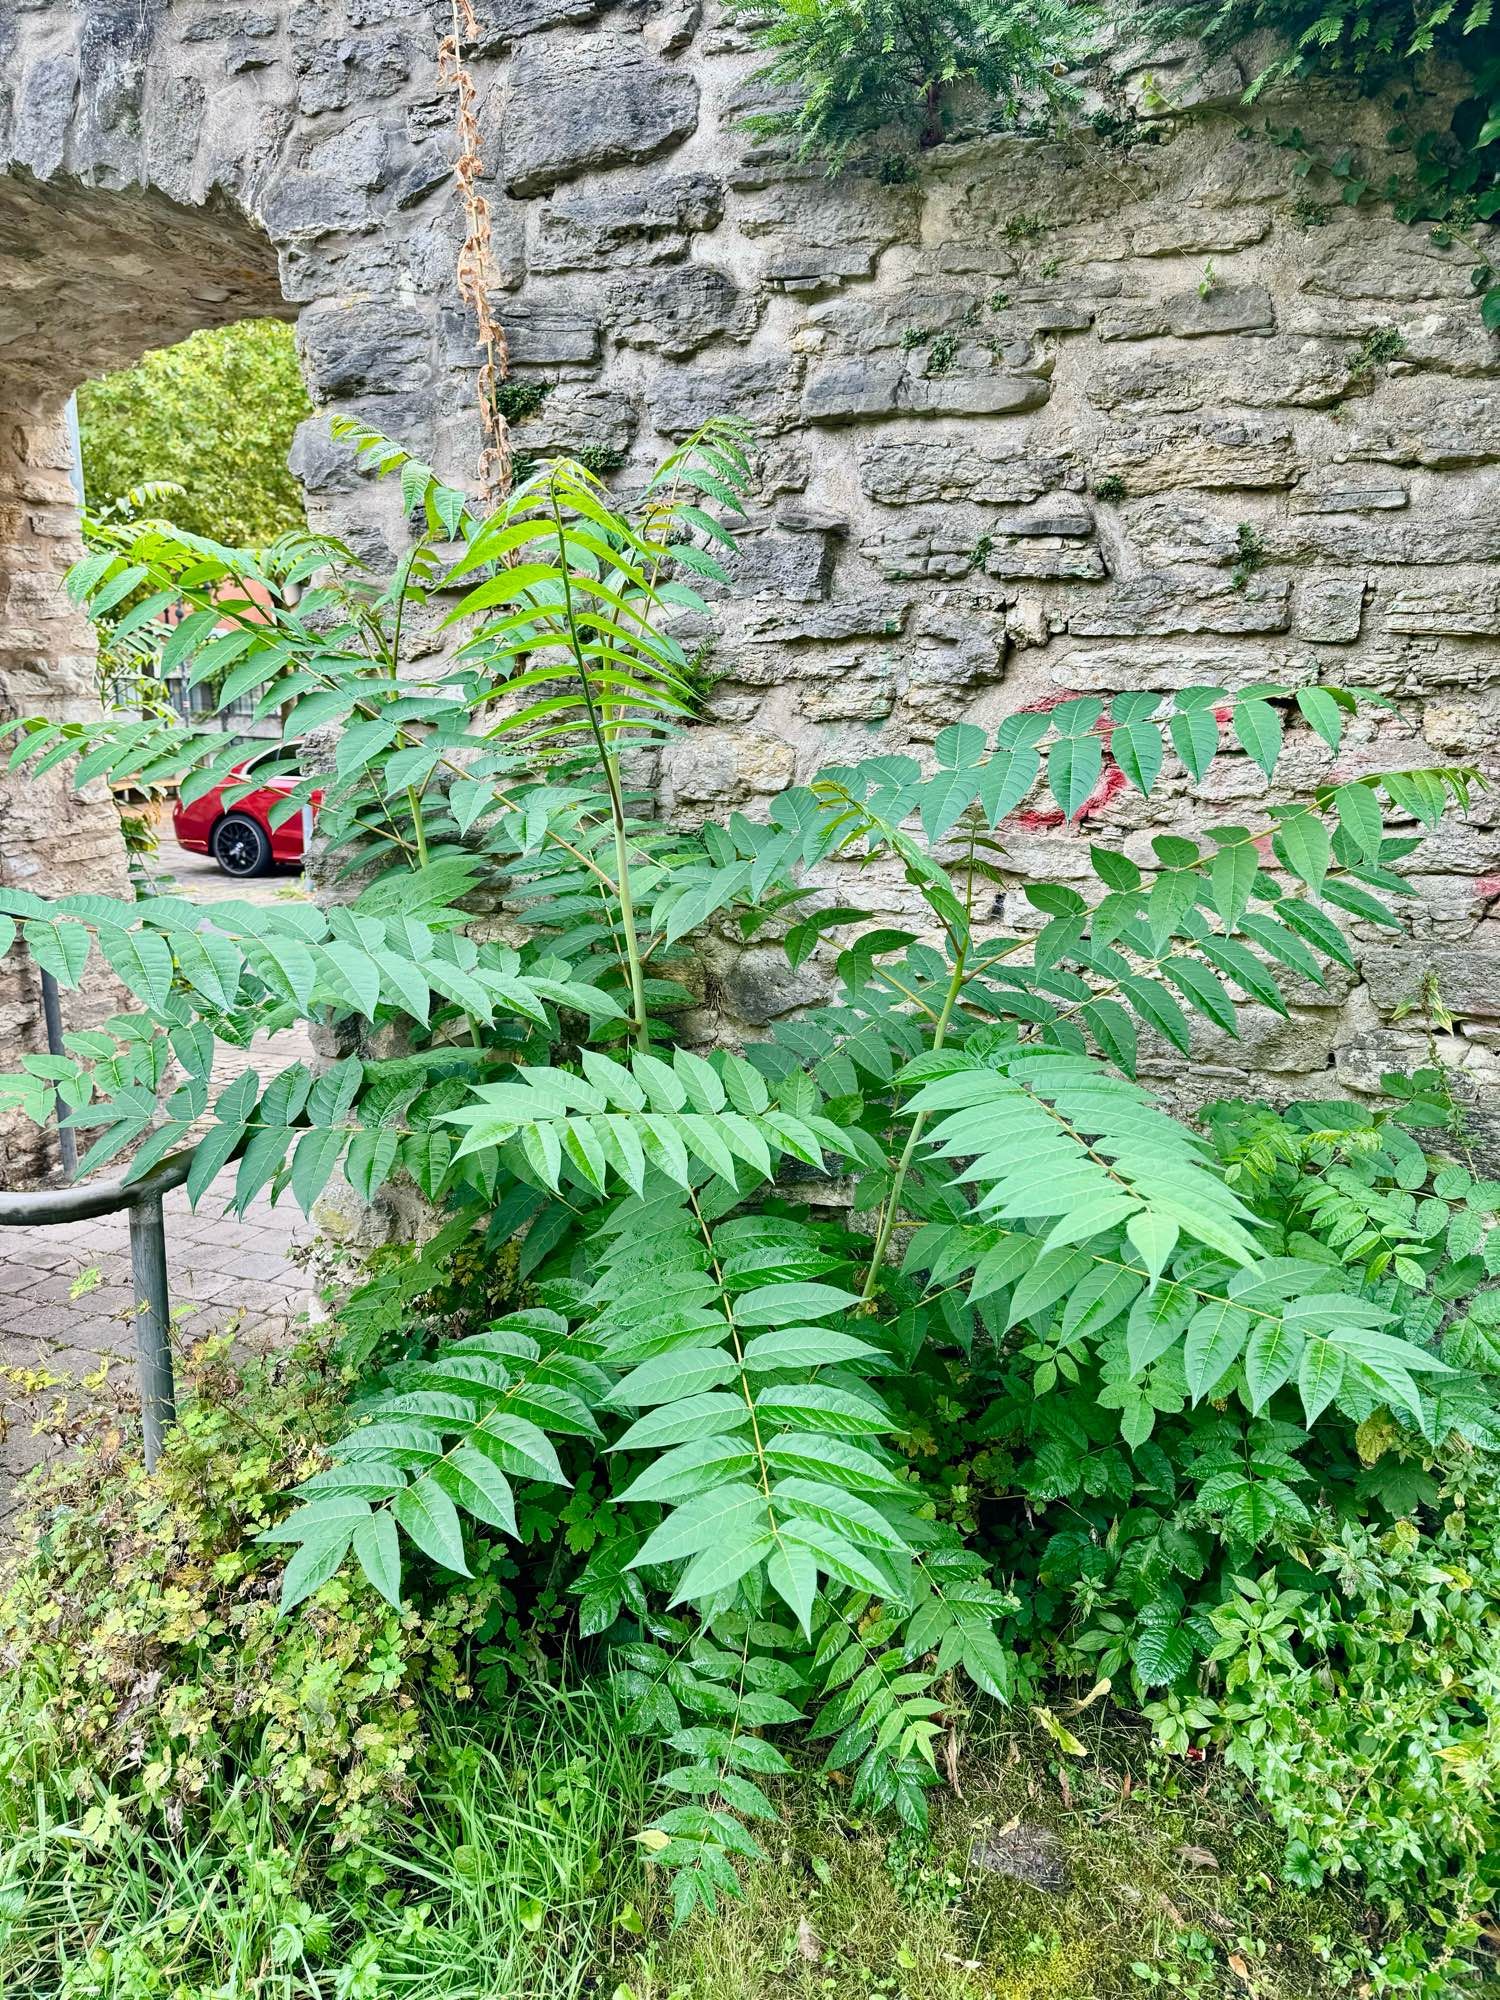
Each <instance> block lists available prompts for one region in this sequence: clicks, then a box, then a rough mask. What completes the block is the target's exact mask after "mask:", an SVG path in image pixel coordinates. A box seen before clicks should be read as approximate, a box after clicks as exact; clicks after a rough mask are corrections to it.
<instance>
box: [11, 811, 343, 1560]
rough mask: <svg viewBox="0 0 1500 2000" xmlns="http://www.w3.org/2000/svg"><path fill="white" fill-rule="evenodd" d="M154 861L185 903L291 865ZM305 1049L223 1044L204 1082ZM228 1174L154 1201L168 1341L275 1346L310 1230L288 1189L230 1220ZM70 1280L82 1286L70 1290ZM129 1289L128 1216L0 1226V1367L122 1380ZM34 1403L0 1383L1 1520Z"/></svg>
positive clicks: (127, 1371) (23, 1458)
mask: <svg viewBox="0 0 1500 2000" xmlns="http://www.w3.org/2000/svg"><path fill="white" fill-rule="evenodd" d="M162 858H163V869H164V872H170V874H171V875H172V876H173V877H174V878H175V881H174V884H173V886H174V888H175V891H176V893H177V894H179V895H185V896H190V897H192V899H193V900H194V901H195V902H211V901H214V900H216V899H218V898H222V897H225V896H238V897H241V898H243V899H245V900H253V901H255V902H272V901H276V900H278V899H280V898H282V897H285V896H286V895H288V894H293V895H295V894H297V893H299V888H300V884H299V880H298V877H297V876H296V875H295V874H292V873H282V874H276V875H269V876H263V877H260V878H258V879H257V880H255V881H252V882H246V883H235V884H231V883H229V882H227V881H226V880H225V878H224V877H223V876H222V875H220V874H219V872H218V870H217V869H216V868H215V867H214V866H213V864H212V863H210V862H208V861H206V860H204V859H202V858H201V857H199V856H196V855H187V854H183V853H182V852H181V851H180V850H178V849H176V848H172V847H168V848H165V849H164V850H163V857H162ZM311 1053H312V1052H311V1049H310V1046H309V1044H308V1041H307V1037H306V1033H305V1031H304V1030H301V1029H298V1030H296V1031H293V1032H290V1033H286V1034H281V1035H277V1036H275V1037H274V1038H273V1039H267V1040H265V1041H261V1042H257V1043H256V1044H255V1045H254V1046H253V1047H252V1048H251V1049H249V1050H246V1051H236V1050H225V1051H223V1053H222V1056H221V1058H220V1061H219V1062H217V1063H216V1064H215V1068H214V1075H215V1080H216V1082H219V1083H228V1082H230V1081H231V1080H232V1078H233V1077H234V1075H235V1074H237V1073H238V1072H239V1071H241V1070H243V1069H245V1068H246V1067H247V1066H249V1065H250V1064H252V1063H253V1064H255V1065H256V1066H257V1067H258V1068H260V1069H261V1070H262V1072H263V1073H265V1072H268V1071H270V1070H273V1069H281V1068H284V1067H285V1066H286V1064H288V1063H290V1062H295V1061H297V1060H298V1059H299V1058H300V1059H302V1060H304V1061H305V1060H307V1059H308V1057H309V1056H310V1055H311ZM107 1171H109V1170H107ZM234 1176H235V1169H234V1168H233V1167H229V1168H226V1170H225V1171H224V1173H222V1174H221V1175H220V1176H219V1178H218V1179H217V1180H216V1181H215V1182H214V1184H213V1186H212V1187H211V1188H210V1189H209V1191H208V1193H207V1194H206V1195H205V1196H204V1197H203V1199H202V1200H201V1201H200V1202H199V1204H198V1207H197V1210H196V1212H195V1211H194V1210H192V1209H191V1208H189V1206H188V1200H187V1194H186V1191H185V1190H184V1189H182V1188H179V1189H177V1191H176V1192H175V1193H173V1194H170V1195H168V1197H167V1199H166V1201H165V1203H164V1205H163V1206H164V1212H165V1218H166V1239H167V1275H168V1282H169V1286H170V1290H171V1298H172V1305H173V1309H174V1318H175V1320H176V1325H177V1338H178V1342H179V1344H181V1345H190V1344H191V1343H192V1342H194V1341H196V1340H201V1339H203V1338H204V1337H205V1336H206V1335H208V1334H211V1333H217V1332H221V1331H223V1330H224V1329H225V1328H227V1327H230V1326H233V1327H235V1329H236V1331H237V1333H238V1334H239V1335H240V1336H242V1337H243V1338H244V1339H245V1340H246V1341H247V1342H250V1343H253V1344H254V1345H257V1346H260V1345H264V1344H269V1343H274V1342H276V1341H278V1340H280V1339H283V1338H284V1337H285V1335H286V1332H287V1329H288V1327H289V1326H290V1325H291V1323H292V1322H293V1320H294V1319H295V1318H296V1317H297V1315H298V1314H299V1313H300V1312H301V1311H302V1310H303V1309H304V1307H305V1306H306V1304H307V1302H308V1297H309V1291H308V1285H307V1280H306V1278H305V1276H304V1274H303V1272H302V1270H301V1269H299V1268H298V1266H297V1264H296V1263H295V1262H294V1261H293V1257H292V1253H293V1251H294V1250H295V1248H296V1246H297V1245H298V1244H299V1243H305V1242H306V1241H307V1240H308V1237H309V1234H310V1231H309V1227H308V1224H307V1223H306V1221H305V1220H304V1218H303V1215H302V1212H301V1210H300V1209H299V1208H298V1207H297V1205H296V1203H295V1202H294V1201H293V1200H292V1199H291V1197H290V1195H286V1196H283V1198H282V1200H281V1201H280V1202H278V1203H277V1205H276V1207H275V1208H272V1206H271V1204H270V1201H269V1200H268V1199H267V1197H266V1195H265V1194H264V1193H262V1194H260V1195H258V1196H257V1197H256V1199H255V1200H254V1201H253V1202H252V1203H251V1204H250V1206H249V1208H248V1209H247V1210H246V1212H245V1214H244V1215H243V1216H236V1215H232V1214H227V1213H226V1212H225V1210H226V1204H227V1202H228V1200H229V1197H230V1195H231V1194H232V1193H233V1189H234ZM94 1273H97V1280H95V1279H94V1278H93V1276H92V1274H94ZM80 1279H82V1280H83V1281H84V1284H85V1285H86V1286H87V1287H88V1289H82V1290H79V1292H78V1295H77V1296H76V1297H75V1296H74V1295H73V1294H74V1290H75V1287H77V1286H78V1284H79V1280H80ZM134 1296H135V1295H134V1292H133V1290H132V1288H131V1282H130V1248H129V1224H128V1222H127V1219H126V1217H125V1215H124V1214H123V1213H120V1214H118V1215H107V1216H102V1217H99V1218H98V1219H96V1220H94V1221H92V1222H70V1223H62V1224H59V1225H55V1226H53V1227H50V1228H37V1229H6V1230H0V1366H5V1367H10V1368H18V1369H24V1370H36V1369H43V1370H47V1371H50V1372H51V1373H53V1374H58V1375H64V1376H68V1377H71V1378H73V1379H74V1380H75V1381H77V1380H80V1379H81V1378H82V1377H84V1376H87V1375H93V1374H94V1373H95V1372H96V1371H97V1370H98V1369H99V1367H100V1364H101V1363H102V1362H104V1361H106V1360H109V1359H111V1358H117V1361H118V1365H117V1366H115V1367H113V1368H112V1370H111V1373H110V1380H111V1382H112V1383H116V1382H118V1383H128V1382H129V1381H130V1380H131V1378H132V1375H133V1366H134V1339H135V1335H134V1327H133V1322H132V1318H131V1308H132V1305H133V1303H134ZM83 1393H87V1392H86V1391H85V1392H83ZM33 1407H34V1406H33V1404H32V1403H30V1402H29V1401H28V1400H27V1399H26V1398H25V1397H24V1396H22V1395H19V1394H18V1393H17V1391H16V1386H15V1384H14V1383H13V1382H12V1381H9V1380H6V1381H0V1414H3V1419H4V1421H3V1423H0V1520H3V1519H4V1517H5V1516H6V1515H7V1514H8V1513H10V1511H11V1510H12V1507H13V1504H14V1486H15V1481H16V1479H17V1477H18V1476H19V1475H20V1474H21V1473H22V1472H23V1471H25V1470H26V1469H27V1468H28V1467H30V1466H31V1465H33V1464H35V1463H36V1462H37V1461H38V1460H39V1459H40V1458H41V1457H42V1456H44V1455H45V1453H46V1452H47V1450H48V1449H49V1448H50V1447H49V1444H48V1441H47V1440H45V1439H43V1438H38V1437H36V1436H34V1435H33V1432H32V1416H33Z"/></svg>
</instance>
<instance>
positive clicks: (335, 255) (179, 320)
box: [0, 0, 474, 1185]
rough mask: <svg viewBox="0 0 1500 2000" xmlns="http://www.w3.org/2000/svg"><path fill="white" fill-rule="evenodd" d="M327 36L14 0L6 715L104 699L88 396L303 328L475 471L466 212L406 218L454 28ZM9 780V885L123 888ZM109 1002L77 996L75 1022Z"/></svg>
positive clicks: (90, 792) (0, 98)
mask: <svg viewBox="0 0 1500 2000" xmlns="http://www.w3.org/2000/svg"><path fill="white" fill-rule="evenodd" d="M356 11H359V12H364V13H368V12H370V11H371V5H370V4H368V0H361V6H360V7H359V8H357V9H356ZM374 11H376V12H378V11H379V7H378V5H377V6H375V7H374ZM326 18H327V10H324V9H321V8H313V9H308V8H302V9H298V8H295V7H292V8H289V7H287V6H286V5H285V4H280V3H279V0H278V4H273V5H271V6H269V7H266V8H264V9H253V10H243V9H213V8H208V7H205V6H200V5H195V4H189V5H185V6H184V5H168V4H166V0H129V4H123V0H121V4H116V0H76V4H73V5H62V6H53V7H47V8H37V7H35V6H27V5H26V4H24V0H0V76H3V81H0V720H9V719H11V718H14V717H18V716H23V715H43V716H48V717H54V718H59V719H68V718H75V717H82V716H85V715H87V714H88V713H90V712H91V711H92V710H94V708H95V705H96V698H95V676H94V647H93V638H92V633H91V630H90V628H89V626H88V624H87V622H86V621H85V620H84V619H83V618H81V617H80V616H79V615H78V614H77V613H76V612H75V611H74V610H73V609H72V607H71V606H70V605H69V604H68V601H67V598H66V595H65V593H64V591H63V588H62V579H63V577H64V575H65V573H66V571H67V568H68V566H69V565H70V563H72V562H73V561H74V560H75V559H76V557H77V556H78V554H79V553H80V543H79V536H78V509H77V498H76V494H75V491H74V487H73V483H72V480H71V477H70V466H71V451H70V447H69V441H68V437H67V433H66V426H65V415H66V409H67V403H68V399H69V397H70V396H71V394H72V392H73V391H74V389H76V387H77V386H78V384H79V383H80V382H81V381H83V380H84V379H85V378H87V377H89V376H92V375H97V374H100V373H103V372H106V371H109V370H112V369H116V368H120V367H125V366H128V365H130V364H131V363H133V362H134V361H136V360H138V359H139V358H140V356H141V355H142V354H144V353H146V352H147V351H149V350H150V349H153V348H158V347H163V346H169V345H171V344H173V343H175V342H177V341H179V340H182V339H184V338H185V337H186V336H187V335H188V334H190V333H192V332H194V331H196V330H197V329H199V328H205V327H217V326H223V325H227V324H230V323H232V322H234V321H236V320H241V319H246V318H251V317H281V318H287V319H292V318H297V317H299V316H301V317H302V318H303V319H304V321H305V327H304V342H303V353H304V367H305V372H306V375H307V377H308V381H309V385H310V387H311V389H312V393H313V396H314V399H315V400H316V401H317V402H319V403H321V404H329V403H339V404H343V405H346V406H350V405H352V406H357V407H359V408H360V409H361V410H362V412H363V413H364V414H365V415H367V416H368V417H369V418H370V419H371V420H372V421H374V422H375V423H377V424H379V425H380V426H381V427H382V428H385V429H388V430H391V431H395V432H399V433H400V434H401V435H402V436H403V437H404V438H406V439H409V440H411V441H413V442H414V443H415V445H416V447H417V448H418V449H420V450H423V451H424V452H426V453H427V454H428V455H429V456H430V457H434V458H437V457H438V456H440V454H441V452H442V447H443V445H444V443H445V442H447V443H449V444H450V446H451V452H450V458H451V459H452V460H453V462H458V463H461V462H462V460H461V459H460V458H458V456H457V455H458V454H459V453H465V454H467V455H469V456H470V457H472V454H473V450H474V445H473V440H472V435H471V433H472V429H473V423H472V418H470V417H469V416H467V415H466V414H465V413H464V407H463V405H464V399H463V398H462V397H461V396H454V395H452V394H451V393H450V396H449V398H448V400H449V401H451V402H454V403H457V404H458V405H459V406H460V407H459V410H458V413H457V414H456V415H455V416H453V417H451V418H449V419H448V420H446V422H444V423H440V422H439V421H438V418H437V414H436V413H437V409H438V406H439V404H440V403H441V402H442V401H443V400H444V399H443V398H442V397H441V395H440V394H439V393H438V390H437V387H436V383H437V368H436V363H435V349H436V346H437V344H438V340H439V335H440V333H441V335H442V336H443V339H444V340H445V341H446V344H447V348H448V350H450V358H453V357H452V354H451V351H452V350H454V349H456V348H461V333H460V332H459V331H458V330H457V329H455V327H454V325H453V324H452V322H451V317H450V319H449V321H448V322H447V323H446V324H444V325H443V326H442V327H441V328H440V326H439V320H438V314H437V308H436V306H435V304H433V303H430V302H429V301H430V300H431V299H433V298H435V297H436V296H437V295H439V293H440V292H446V290H447V286H446V284H445V283H443V282H442V280H441V279H440V277H439V273H440V272H441V273H442V277H443V279H445V278H446V276H447V274H448V273H450V272H451V269H452V259H453V256H454V254H455V250H456V241H455V237H454V227H455V218H454V217H453V216H452V214H451V210H450V212H449V214H447V215H445V216H442V217H438V216H435V215H434V216H433V217H432V218H431V219H429V217H428V216H426V215H419V214H414V213H413V212H412V210H413V204H414V203H415V202H416V201H418V200H419V199H420V198H421V197H423V196H424V195H426V194H428V193H431V192H433V191H435V190H436V189H437V188H438V187H440V186H442V185H444V184H446V183H447V182H448V180H449V168H448V162H447V158H446V154H445V152H444V146H445V144H446V132H445V130H444V129H443V126H444V124H445V121H443V120H441V119H440V118H438V117H436V116H429V118H428V119H427V120H425V121H423V120H419V119H418V118H417V117H416V116H415V115H414V113H413V108H412V106H411V104H410V103H409V102H408V101H407V99H408V97H409V95H410V93H409V92H407V91H405V90H402V89H399V86H401V85H404V84H405V83H406V81H407V79H409V78H413V77H414V78H416V79H417V81H418V83H419V84H420V85H421V86H424V87H425V89H426V91H427V93H428V94H429V96H431V95H434V94H435V92H436V77H435V69H434V61H435V54H436V47H437V31H436V29H434V30H433V31H432V32H431V33H430V34H429V33H426V32H422V33H421V34H420V35H419V36H418V37H417V38H408V37H407V36H405V35H404V34H401V33H397V32H396V31H391V32H389V33H386V34H384V35H383V36H376V37H374V38H372V39H370V40H367V41H356V42H354V43H350V42H349V41H348V40H347V39H343V40H334V41H328V40H326V39H325V37H324V36H323V34H322V32H321V29H322V27H323V25H324V24H325V22H326ZM443 206H444V207H445V208H446V207H448V205H447V204H444V205H443ZM456 358H457V360H458V362H459V363H460V365H461V364H462V362H463V361H465V360H466V359H467V357H466V356H463V355H462V354H461V352H460V353H459V354H458V355H457V357H456ZM297 461H298V462H297V470H298V472H299V475H300V476H301V477H302V478H303V480H304V482H305V484H306V485H307V486H308V488H309V492H310V506H311V511H312V513H313V516H314V518H315V519H316V520H318V521H319V523H320V524H322V525H326V526H329V527H331V528H332V529H334V530H335V531H336V532H338V533H340V534H341V535H343V536H345V537H346V538H347V539H349V540H351V541H353V542H355V543H356V544H357V545H359V546H361V547H362V548H363V549H364V550H365V551H366V552H367V553H369V554H371V555H372V556H373V557H375V558H376V559H377V560H378V559H379V558H380V557H381V555H382V554H383V553H384V550H383V548H382V544H383V542H384V541H385V540H386V532H385V531H386V530H389V531H390V534H391V536H392V538H394V537H395V535H396V532H397V531H398V529H399V499H397V498H396V497H395V496H393V495H391V494H389V493H378V492H373V491H371V490H370V489H368V488H367V487H365V486H363V485H362V484H361V482H359V481H358V480H357V479H355V478H353V477H352V476H351V474H350V471H349V467H348V464H347V455H346V454H343V453H334V452H331V451H330V450H329V449H328V445H327V430H326V424H325V423H324V422H323V421H322V420H321V419H320V420H318V421H317V422H316V423H315V424H314V425H310V426H309V427H308V428H307V430H306V432H305V434H304V435H303V437H302V438H301V439H300V441H299V450H298V453H297ZM4 763H5V758H4V757H3V756H0V884H4V885H6V886H21V887H26V888H29V889H32V890H34V891H37V892H39V893H42V894H60V893H64V892H66V891H78V890H87V889H95V890H101V891H106V892H109V891H116V890H121V889H123V887H124V885H125V869H124V856H123V851H122V848H121V843H120V836H119V828H118V822H117V818H116V815H115V813H114V811H113V808H112V806H111V803H110V801H109V798H108V795H107V793H106V791H105V789H104V787H103V785H102V784H99V783H96V784H95V785H93V786H91V787H88V788H86V789H85V790H84V791H83V792H82V793H78V792H75V791H74V790H73V788H72V786H71V784H70V782H69V779H68V777H67V775H66V773H65V772H64V771H61V770H59V771H54V772H52V773H49V774H46V775H45V776H44V777H42V778H41V779H34V778H31V777H29V776H28V777H27V778H26V779H25V780H17V779H13V778H10V777H9V776H8V775H7V774H6V773H5V770H4ZM108 1007H109V1003H108V1000H107V998H106V996H103V995H98V996H94V997H93V998H92V999H91V998H90V996H88V995H85V994H73V995H69V996H65V1012H66V1015H67V1019H68V1022H69V1024H70V1025H74V1026H82V1025H85V1024H86V1022H87V1020H88V1019H89V1017H90V1013H91V1011H92V1012H93V1013H95V1014H99V1013H103V1012H107V1011H108ZM42 1046H44V1037H43V1029H42V1024H41V1020H40V1004H39V994H38V991H37V987H36V983H35V976H34V974H33V972H32V970H31V968H30V967H29V966H27V965H25V964H23V963H22V962H21V959H20V954H13V955H12V957H11V958H10V959H9V960H8V961H7V962H6V963H5V964H4V965H0V1070H4V1069H9V1068H13V1067H14V1066H15V1063H16V1060H17V1058H18V1057H19V1056H20V1055H21V1054H22V1053H23V1052H25V1051H26V1050H28V1049H39V1048H41V1047H42ZM47 1158H48V1148H47V1144H46V1142H45V1141H44V1140H42V1139H41V1138H40V1137H39V1135H38V1134H37V1133H36V1132H35V1131H34V1130H33V1129H32V1128H30V1127H29V1126H22V1125H20V1124H19V1122H17V1123H15V1124H14V1125H12V1126H11V1127H10V1128H9V1129H7V1121H5V1120H0V1185H7V1184H8V1185H15V1184H17V1183H18V1182H21V1181H24V1180H26V1179H29V1178H34V1177H35V1175H36V1174H37V1173H38V1172H39V1171H42V1170H44V1169H45V1166H46V1164H47Z"/></svg>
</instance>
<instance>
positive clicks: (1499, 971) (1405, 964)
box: [1360, 922, 1500, 1022]
mask: <svg viewBox="0 0 1500 2000" xmlns="http://www.w3.org/2000/svg"><path fill="white" fill-rule="evenodd" d="M1360 970H1361V971H1362V972H1363V974H1364V977H1365V983H1366V985H1367V986H1368V987H1369V989H1370V995H1371V997H1372V999H1373V1000H1374V1002H1375V1004H1376V1006H1377V1007H1378V1008H1379V1009H1380V1010H1381V1012H1382V1013H1383V1014H1391V1013H1393V1012H1394V1011H1395V1009H1396V1008H1398V1007H1400V1006H1402V1005H1404V1004H1406V1003H1407V1002H1409V1001H1412V1000H1414V999H1417V998H1418V997H1419V988H1420V985H1421V981H1422V977H1423V975H1424V973H1427V972H1431V973H1433V974H1435V975H1436V978H1437V982H1438V988H1439V990H1440V992H1441V993H1442V996H1443V1005H1444V1006H1445V1007H1447V1008H1448V1009H1449V1010H1450V1012H1452V1013H1454V1014H1456V1015H1458V1016H1460V1017H1461V1018H1465V1019H1473V1020H1478V1021H1486V1022H1494V1021H1500V923H1494V922H1489V923H1483V924H1478V925H1476V926H1475V928H1474V931H1473V933H1472V935H1471V937H1470V939H1469V940H1468V942H1466V943H1465V944H1464V946H1463V947H1462V948H1461V949H1457V950H1455V949H1453V948H1452V947H1450V946H1446V945H1442V946H1436V947H1433V948H1431V949H1429V950H1426V951H1413V949H1412V947H1411V946H1410V945H1397V944H1393V945H1384V946H1373V947H1368V948H1367V949H1366V950H1365V951H1364V953H1363V954H1362V956H1361V959H1360Z"/></svg>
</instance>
